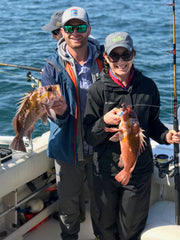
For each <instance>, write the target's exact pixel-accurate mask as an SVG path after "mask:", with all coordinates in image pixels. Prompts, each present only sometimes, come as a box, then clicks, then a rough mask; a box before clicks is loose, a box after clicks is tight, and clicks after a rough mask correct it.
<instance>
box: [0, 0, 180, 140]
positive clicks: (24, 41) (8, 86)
mask: <svg viewBox="0 0 180 240" xmlns="http://www.w3.org/2000/svg"><path fill="white" fill-rule="evenodd" d="M171 3H172V1H171V0H166V1H165V0H149V1H138V0H126V1H121V0H114V1H109V0H104V1H96V0H91V1H89V0H85V1H80V0H79V1H70V0H64V1H57V0H43V1H42V0H41V1H40V0H31V1H30V2H27V1H24V0H1V4H0V63H6V64H13V65H25V66H32V67H38V68H43V67H44V64H45V59H46V58H47V57H48V56H50V55H51V54H52V52H53V51H54V49H55V48H56V44H57V43H56V40H54V39H52V38H51V33H49V32H45V31H43V30H42V29H41V27H42V26H43V25H44V24H46V23H48V22H49V19H50V16H51V14H52V13H53V12H55V11H57V10H59V9H66V8H68V7H70V6H80V7H83V8H85V9H86V10H87V12H88V14H89V18H90V23H91V27H92V32H91V33H92V35H93V36H94V37H96V38H97V39H98V40H99V42H100V43H101V44H104V39H105V37H106V36H107V35H108V34H110V33H112V32H115V31H126V32H129V33H130V35H131V37H132V38H133V40H134V46H135V49H136V52H137V55H136V57H135V61H134V63H135V67H136V68H138V69H139V70H141V71H142V72H143V73H144V74H145V75H147V76H148V77H151V78H152V79H153V80H154V81H155V82H156V84H157V86H158V88H159V91H160V97H161V113H160V118H161V120H162V121H163V122H165V123H170V124H171V123H172V122H173V112H174V110H173V99H174V84H173V81H174V73H173V54H172V53H167V51H172V50H173V8H172V6H167V4H171ZM175 13H176V14H175V20H176V25H175V29H176V49H177V51H176V55H177V57H176V61H177V64H176V81H177V100H178V106H180V103H179V102H180V89H179V87H180V86H179V85H180V2H179V1H177V0H176V1H175ZM26 74H27V71H26V70H24V69H20V68H15V67H8V66H0V135H14V131H13V128H12V123H11V122H12V119H13V117H14V115H15V113H16V110H17V103H18V102H19V99H20V98H21V97H22V96H23V94H24V93H26V92H27V91H30V90H32V87H31V83H30V82H27V78H26ZM31 74H32V75H33V76H34V77H35V78H38V79H40V78H41V74H40V73H39V72H34V71H31ZM144 84H146V83H144ZM48 128H49V126H48V125H47V126H45V125H44V124H43V123H42V122H41V121H38V123H37V124H36V125H35V129H34V132H33V137H34V136H38V135H40V134H42V133H43V132H44V131H46V130H47V129H48Z"/></svg>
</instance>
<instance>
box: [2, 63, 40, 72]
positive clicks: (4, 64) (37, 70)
mask: <svg viewBox="0 0 180 240" xmlns="http://www.w3.org/2000/svg"><path fill="white" fill-rule="evenodd" d="M0 66H8V67H15V68H21V69H25V70H31V71H36V72H42V71H43V69H42V68H37V67H29V66H22V65H12V64H7V63H0Z"/></svg>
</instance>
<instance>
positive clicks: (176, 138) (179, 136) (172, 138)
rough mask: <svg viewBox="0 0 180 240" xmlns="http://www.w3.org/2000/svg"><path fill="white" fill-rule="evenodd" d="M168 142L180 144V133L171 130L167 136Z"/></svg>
mask: <svg viewBox="0 0 180 240" xmlns="http://www.w3.org/2000/svg"><path fill="white" fill-rule="evenodd" d="M166 141H167V142H168V143H170V144H171V143H180V131H179V132H176V131H175V130H170V131H169V132H168V133H167V134H166Z"/></svg>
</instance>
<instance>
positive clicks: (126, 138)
mask: <svg viewBox="0 0 180 240" xmlns="http://www.w3.org/2000/svg"><path fill="white" fill-rule="evenodd" d="M117 114H118V115H119V116H120V118H121V120H120V123H119V128H105V131H106V132H117V133H116V134H114V135H113V136H112V137H111V138H110V140H111V141H114V142H116V141H120V146H121V155H120V157H119V163H118V166H119V167H121V168H122V167H123V169H122V170H121V171H120V172H119V173H118V174H117V175H116V176H115V179H116V180H117V181H118V182H120V183H121V184H122V185H127V184H128V182H129V180H130V176H131V173H132V171H133V170H134V167H135V165H136V162H137V158H138V156H139V154H140V152H141V151H142V150H143V149H144V143H145V140H144V137H145V136H144V134H143V130H142V129H141V128H140V126H139V121H138V119H137V116H136V114H135V112H134V111H133V109H132V108H131V106H127V107H125V106H123V107H122V108H120V109H119V112H118V113H117Z"/></svg>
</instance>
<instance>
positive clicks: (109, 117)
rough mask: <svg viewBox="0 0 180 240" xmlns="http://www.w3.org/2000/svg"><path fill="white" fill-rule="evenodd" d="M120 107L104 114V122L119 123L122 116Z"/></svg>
mask: <svg viewBox="0 0 180 240" xmlns="http://www.w3.org/2000/svg"><path fill="white" fill-rule="evenodd" d="M119 112H120V110H119V108H113V109H112V110H111V111H109V112H108V113H106V114H105V115H104V118H103V119H104V122H105V124H107V125H118V124H119V122H120V120H121V117H120V116H119V114H118V113H119Z"/></svg>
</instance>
